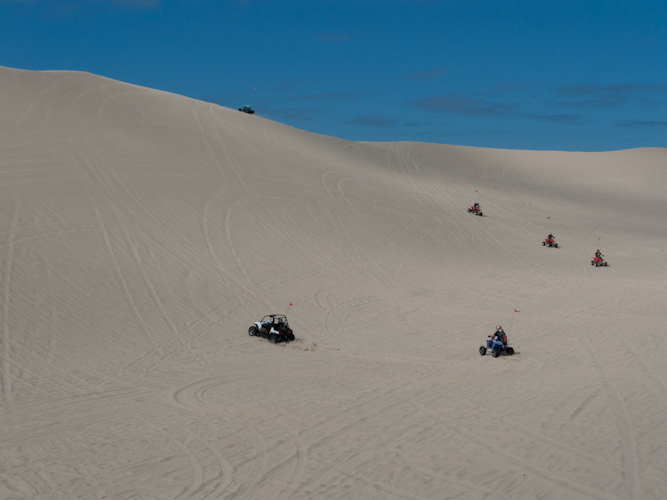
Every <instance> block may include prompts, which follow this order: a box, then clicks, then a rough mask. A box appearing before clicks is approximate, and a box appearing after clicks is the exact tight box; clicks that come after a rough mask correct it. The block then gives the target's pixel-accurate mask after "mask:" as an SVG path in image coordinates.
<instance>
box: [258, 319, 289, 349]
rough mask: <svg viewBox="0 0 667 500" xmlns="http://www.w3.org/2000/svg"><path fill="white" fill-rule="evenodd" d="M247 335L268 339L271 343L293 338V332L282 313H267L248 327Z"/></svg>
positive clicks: (287, 340)
mask: <svg viewBox="0 0 667 500" xmlns="http://www.w3.org/2000/svg"><path fill="white" fill-rule="evenodd" d="M248 335H250V336H251V337H263V338H265V339H269V342H271V343H272V344H277V343H278V342H289V341H292V340H294V333H293V332H292V329H291V328H290V327H289V323H288V322H287V316H285V315H284V314H267V315H266V316H264V317H263V318H262V319H261V320H260V321H256V322H255V324H254V325H252V326H251V327H250V328H248Z"/></svg>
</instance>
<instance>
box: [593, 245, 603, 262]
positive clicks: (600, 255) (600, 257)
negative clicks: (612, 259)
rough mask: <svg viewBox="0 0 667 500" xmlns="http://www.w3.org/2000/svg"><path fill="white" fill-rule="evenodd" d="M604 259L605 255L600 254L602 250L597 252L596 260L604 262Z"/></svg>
mask: <svg viewBox="0 0 667 500" xmlns="http://www.w3.org/2000/svg"><path fill="white" fill-rule="evenodd" d="M602 257H604V255H602V253H601V252H600V249H599V248H598V249H597V252H595V258H596V259H600V260H602Z"/></svg>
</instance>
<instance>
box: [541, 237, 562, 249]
mask: <svg viewBox="0 0 667 500" xmlns="http://www.w3.org/2000/svg"><path fill="white" fill-rule="evenodd" d="M542 246H543V247H554V248H558V243H556V240H554V239H553V238H544V241H543V242H542Z"/></svg>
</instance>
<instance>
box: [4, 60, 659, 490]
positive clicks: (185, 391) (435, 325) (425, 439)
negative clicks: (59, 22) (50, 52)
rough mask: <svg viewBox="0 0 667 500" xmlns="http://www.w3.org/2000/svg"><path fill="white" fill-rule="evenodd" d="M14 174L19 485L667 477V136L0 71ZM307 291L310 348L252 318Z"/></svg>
mask: <svg viewBox="0 0 667 500" xmlns="http://www.w3.org/2000/svg"><path fill="white" fill-rule="evenodd" d="M0 188H1V193H0V194H1V195H0V273H1V274H0V277H1V282H0V293H1V302H2V316H1V322H2V324H1V325H0V381H1V385H0V389H1V393H0V498H2V499H19V498H31V499H46V498H48V499H51V498H53V499H73V498H82V499H98V498H103V497H106V498H108V499H111V498H114V499H129V498H136V499H204V498H211V499H213V498H215V499H232V498H233V499H247V500H250V499H257V500H263V499H280V500H287V499H289V500H292V499H309V498H317V499H369V498H378V499H380V498H382V499H384V498H405V499H435V498H437V499H441V498H457V499H483V498H486V499H510V498H516V499H519V498H520V499H523V498H542V499H563V498H595V499H628V498H642V499H644V498H646V499H649V498H650V499H659V498H667V379H666V375H667V368H666V366H667V363H665V361H664V354H663V350H664V339H665V336H664V325H665V324H666V323H667V308H666V307H665V304H667V287H666V285H665V283H666V280H665V278H666V271H665V269H666V266H665V246H666V245H667V220H666V218H665V214H667V150H664V149H640V150H631V151H620V152H613V153H595V154H593V153H560V152H532V151H501V150H491V149H475V148H466V147H454V146H441V145H428V144H417V143H386V144H370V143H352V142H347V141H343V140H338V139H334V138H331V137H324V136H319V135H315V134H310V133H306V132H303V131H300V130H297V129H294V128H291V127H288V126H285V125H280V124H277V123H274V122H271V121H268V120H266V119H263V118H261V117H260V116H257V115H255V116H248V115H245V114H242V113H239V112H238V111H235V110H230V109H225V108H221V107H218V106H215V105H211V104H207V103H203V102H198V101H194V100H191V99H187V98H184V97H180V96H176V95H171V94H167V93H163V92H158V91H154V90H150V89H145V88H140V87H135V86H131V85H127V84H123V83H119V82H115V81H112V80H108V79H104V78H100V77H97V76H94V75H89V74H81V73H68V72H43V73H36V72H26V71H17V70H11V69H6V68H0ZM476 191H477V192H476ZM475 200H477V201H479V202H480V203H481V204H482V207H483V209H484V213H485V215H486V217H483V218H480V217H474V216H471V215H470V214H468V213H467V212H466V210H465V209H466V207H467V206H469V205H470V204H471V203H472V202H473V201H475ZM549 231H553V232H554V234H555V235H556V238H557V240H558V242H559V243H560V244H561V247H562V248H560V249H558V250H556V249H547V248H544V247H542V246H541V245H540V243H541V240H542V238H543V237H544V236H546V234H547V233H548V232H549ZM598 239H599V246H600V248H601V249H602V251H603V253H605V255H606V256H607V259H608V261H609V263H610V267H609V268H606V269H594V268H592V267H591V266H590V259H591V257H592V254H593V252H594V251H595V249H596V248H597V247H598ZM290 302H292V303H293V304H294V306H293V307H292V308H291V310H290V312H289V318H290V322H291V323H292V326H293V328H294V330H295V333H296V336H297V338H298V340H297V341H296V342H295V343H294V344H292V345H289V346H287V345H279V346H273V345H270V344H269V343H268V342H267V341H265V340H260V339H255V338H251V337H249V336H248V335H247V329H248V327H249V326H250V325H251V324H252V322H253V321H255V320H257V319H259V318H260V317H261V316H262V315H264V314H268V313H271V312H284V311H285V309H286V307H287V305H288V304H289V303H290ZM515 308H516V309H518V310H520V311H521V312H520V313H519V314H517V316H516V320H515V323H514V331H513V333H512V337H511V339H510V341H511V343H512V344H513V345H514V347H515V349H516V350H517V351H518V352H519V354H518V355H517V356H514V357H513V358H500V359H492V358H491V357H490V356H487V357H485V358H482V357H480V356H479V354H478V353H477V348H478V347H479V345H480V344H481V343H482V341H483V340H484V339H485V337H486V335H487V334H488V333H491V332H492V330H493V327H494V325H496V324H498V323H500V324H502V325H503V326H505V327H506V328H508V327H509V321H510V319H511V314H512V310H513V309H515Z"/></svg>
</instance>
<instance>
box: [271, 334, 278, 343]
mask: <svg viewBox="0 0 667 500" xmlns="http://www.w3.org/2000/svg"><path fill="white" fill-rule="evenodd" d="M269 342H271V343H272V344H277V343H278V335H276V334H275V333H272V334H271V335H269Z"/></svg>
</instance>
